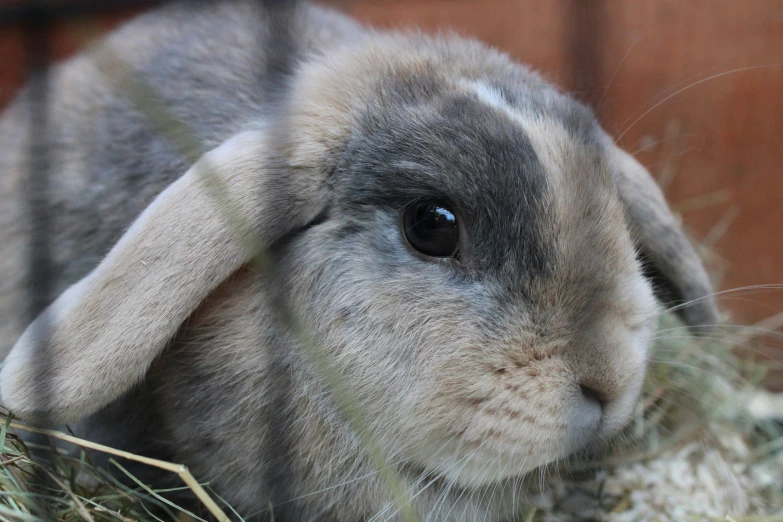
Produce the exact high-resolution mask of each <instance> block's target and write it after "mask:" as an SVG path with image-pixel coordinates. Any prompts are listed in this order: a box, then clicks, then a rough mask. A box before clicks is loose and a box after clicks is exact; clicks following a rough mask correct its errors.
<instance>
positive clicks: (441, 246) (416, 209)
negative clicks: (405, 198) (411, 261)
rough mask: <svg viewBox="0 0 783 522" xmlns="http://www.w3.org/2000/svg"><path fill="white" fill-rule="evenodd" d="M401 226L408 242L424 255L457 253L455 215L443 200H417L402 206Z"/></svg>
mask: <svg viewBox="0 0 783 522" xmlns="http://www.w3.org/2000/svg"><path fill="white" fill-rule="evenodd" d="M403 229H404V231H405V239H407V240H408V243H409V244H410V245H411V246H412V247H413V248H415V249H416V250H418V251H419V252H421V253H422V254H424V255H427V256H431V257H453V256H455V255H456V254H457V247H458V244H459V228H458V227H457V218H456V217H455V216H454V212H452V211H451V209H450V208H449V207H448V205H447V204H446V203H444V202H442V201H438V200H429V201H419V202H416V203H414V204H412V205H409V206H408V208H406V209H405V215H404V217H403Z"/></svg>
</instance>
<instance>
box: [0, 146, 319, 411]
mask: <svg viewBox="0 0 783 522" xmlns="http://www.w3.org/2000/svg"><path fill="white" fill-rule="evenodd" d="M267 142H268V139H267V137H266V135H265V133H263V132H255V131H254V132H246V133H241V134H238V135H235V136H234V137H232V138H231V139H229V140H228V141H226V142H225V143H223V144H222V145H221V146H219V147H218V148H217V149H215V150H213V151H211V152H209V153H208V154H206V155H205V156H204V157H202V159H201V160H199V161H198V162H197V163H196V165H194V166H193V168H191V169H190V170H189V171H188V172H187V173H186V174H185V175H184V176H183V177H181V178H180V179H178V180H177V181H175V182H174V183H172V184H171V185H170V186H169V187H168V188H167V189H166V190H164V191H163V192H162V193H161V194H160V195H159V196H158V197H157V198H156V199H155V200H154V201H153V202H152V203H151V204H150V206H149V207H148V208H147V209H146V210H145V211H144V212H143V213H142V214H141V215H140V217H139V218H138V219H137V220H136V221H135V222H134V223H133V225H132V226H131V227H130V229H129V230H128V231H127V232H126V233H125V234H124V235H123V236H122V238H121V239H120V240H119V242H118V243H117V244H116V245H115V246H114V248H113V249H112V250H111V251H110V252H109V254H108V255H107V256H106V258H105V259H104V260H103V261H102V262H101V263H100V264H99V265H98V267H97V268H95V269H94V270H93V271H92V272H91V273H90V274H89V275H88V276H86V277H85V278H84V279H83V280H81V281H80V282H78V283H77V284H75V285H73V286H72V287H71V288H69V289H68V290H67V291H66V292H65V293H63V294H62V295H61V296H60V297H59V298H58V299H57V300H56V301H55V302H54V303H53V304H52V305H51V306H50V307H49V308H47V309H46V310H45V311H44V312H43V313H42V314H41V315H40V316H38V318H37V319H36V320H35V321H34V322H33V323H32V324H31V325H30V326H29V327H28V328H27V330H26V331H25V333H24V334H23V335H22V337H21V338H20V339H19V340H18V341H17V343H16V345H15V346H14V348H13V350H12V351H11V353H10V354H9V356H8V357H7V359H6V361H5V364H4V367H3V369H2V372H0V396H1V398H2V402H3V405H4V406H5V407H7V408H8V409H9V410H11V411H12V412H13V413H14V414H15V415H17V416H19V417H22V418H23V419H25V420H27V421H29V422H34V423H37V424H40V425H59V424H64V423H68V422H72V421H74V420H77V419H79V418H81V417H84V416H86V415H88V414H90V413H93V412H95V411H97V410H98V409H100V408H102V407H103V406H105V405H107V404H109V403H110V402H111V401H113V400H115V399H117V398H118V397H120V396H121V395H122V394H123V393H124V392H126V391H127V390H128V389H129V388H131V387H132V386H134V385H135V384H137V383H138V382H139V381H140V380H141V379H142V378H143V376H144V374H145V372H146V371H147V369H148V367H149V366H150V364H151V363H152V361H153V360H154V359H155V357H156V356H157V355H158V354H159V353H160V352H161V350H162V349H163V348H164V347H165V346H166V344H167V343H168V342H169V340H170V339H171V338H172V337H173V336H174V334H175V333H176V332H177V330H178V329H179V327H180V325H181V324H182V323H183V321H185V320H186V319H187V317H188V316H189V315H190V314H191V313H192V312H193V311H194V310H195V309H196V307H197V306H198V305H199V304H200V303H201V301H202V300H203V299H204V298H205V297H207V295H208V294H209V293H210V292H211V291H212V290H213V289H214V288H215V287H216V286H217V285H219V284H220V283H221V282H222V281H223V280H225V279H226V278H227V277H228V276H230V275H231V274H232V273H233V272H234V271H236V270H237V269H238V268H240V267H241V266H242V265H243V264H245V263H247V262H248V261H249V260H250V259H251V257H252V252H251V250H252V248H248V246H249V245H252V247H255V248H258V247H265V246H269V245H270V244H271V243H273V242H274V241H275V240H277V239H279V238H281V237H282V236H283V235H285V234H286V233H287V232H289V231H291V230H293V229H296V228H299V227H302V226H304V225H306V224H307V223H308V222H309V221H311V220H312V219H314V218H315V217H316V216H317V215H318V214H319V213H321V211H322V210H323V208H324V207H325V204H326V203H325V199H326V195H325V194H324V191H323V190H322V188H321V187H322V185H321V184H320V183H318V181H317V180H316V179H314V178H313V176H314V175H309V174H306V173H305V172H303V171H301V170H300V171H298V172H297V174H296V179H293V178H294V176H291V175H286V174H285V173H284V172H282V171H280V172H271V170H274V169H275V168H276V169H280V167H275V168H270V161H269V157H270V155H269V154H268V146H267ZM308 176H309V177H308ZM216 181H217V182H219V183H215V182H216ZM297 185H299V186H297ZM220 190H224V191H225V192H224V193H223V196H226V198H225V199H226V200H230V203H231V205H230V212H226V208H223V207H224V206H225V205H223V206H221V204H224V203H225V201H221V198H219V197H217V198H216V197H215V196H216V194H217V193H219V191H220ZM227 216H228V217H230V218H231V219H233V220H234V221H235V223H231V222H230V221H229V220H227V219H226V217H227ZM239 222H245V223H248V224H250V225H251V226H250V227H246V228H245V229H244V230H243V231H241V232H239V231H238V230H237V226H236V225H237V224H238V223H239Z"/></svg>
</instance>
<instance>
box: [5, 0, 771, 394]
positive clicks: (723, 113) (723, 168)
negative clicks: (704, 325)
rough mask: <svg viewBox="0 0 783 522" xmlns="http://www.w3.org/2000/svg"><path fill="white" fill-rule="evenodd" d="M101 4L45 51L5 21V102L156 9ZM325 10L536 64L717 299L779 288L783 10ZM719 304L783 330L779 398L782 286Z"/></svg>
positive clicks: (697, 3) (609, 5)
mask: <svg viewBox="0 0 783 522" xmlns="http://www.w3.org/2000/svg"><path fill="white" fill-rule="evenodd" d="M56 3H57V4H58V5H67V4H69V3H72V4H74V5H75V4H76V2H75V1H72V2H69V1H68V0H63V1H60V2H56ZM80 3H84V2H80ZM92 3H94V4H95V5H96V6H98V8H99V9H100V10H101V11H102V13H101V14H100V15H97V16H94V15H78V16H74V15H73V13H71V15H69V16H67V17H62V18H59V19H57V20H55V21H54V23H53V25H51V26H50V28H51V31H49V29H47V34H49V39H48V41H47V42H41V41H40V39H41V38H43V34H40V33H39V34H38V35H35V36H33V38H36V39H37V40H36V41H35V42H30V38H31V36H30V34H31V33H30V32H29V31H25V27H24V26H23V24H22V23H21V22H15V21H14V20H12V19H10V18H8V19H6V20H5V21H4V22H5V23H2V25H0V107H3V106H4V105H5V104H6V103H7V102H8V101H9V100H10V99H11V97H12V96H13V94H14V92H15V90H16V89H17V88H18V87H19V86H20V85H22V84H23V82H24V80H25V78H26V76H27V70H28V69H27V65H28V55H27V54H26V51H25V49H26V44H30V43H33V44H39V45H42V46H45V48H47V49H48V52H50V54H51V55H52V56H53V58H55V59H64V58H66V57H67V56H69V55H71V54H72V53H73V52H75V51H76V50H78V49H79V48H81V47H83V46H84V45H86V44H88V43H89V42H90V41H92V40H93V39H94V38H96V37H97V36H99V35H100V34H101V33H102V32H104V31H106V30H108V29H110V28H112V27H115V26H116V25H117V24H119V23H121V22H122V21H123V20H125V19H127V18H128V17H130V16H132V15H133V14H135V13H136V12H138V11H139V10H140V9H141V8H140V7H137V6H138V5H139V4H144V5H149V4H152V3H154V2H150V1H146V2H135V3H134V2H130V1H127V0H125V1H122V2H118V1H116V0H103V1H102V2H101V1H96V2H92ZM320 3H322V4H327V5H334V6H335V7H337V8H339V9H341V10H344V11H346V12H348V13H350V14H351V15H353V16H354V17H356V18H358V19H359V20H362V21H364V22H367V23H369V24H372V25H376V26H378V27H383V28H402V27H410V26H417V27H420V28H421V29H423V30H425V31H429V32H432V31H438V30H453V31H456V32H458V33H460V34H462V35H466V36H473V37H476V38H478V39H481V40H483V41H485V42H487V43H489V44H491V45H494V46H496V47H498V48H500V49H502V50H504V51H506V52H507V53H509V54H510V55H511V56H513V57H514V58H515V59H517V60H519V61H521V62H524V63H527V64H529V65H530V66H531V67H532V68H534V69H536V70H538V71H539V72H541V73H542V74H543V75H544V76H545V77H546V78H547V79H549V80H550V81H552V82H554V83H556V84H558V85H560V86H562V88H564V89H565V90H567V91H569V92H571V93H572V94H573V95H574V96H576V97H577V98H579V99H581V100H583V101H584V102H586V103H588V104H589V105H591V106H592V107H593V108H594V109H595V111H596V113H597V114H598V116H599V118H600V120H601V122H602V123H603V125H604V127H605V128H606V129H607V130H608V131H609V132H610V134H612V135H613V136H615V137H616V138H617V139H618V140H619V142H620V143H621V144H622V146H623V147H624V148H626V149H627V150H629V151H630V152H632V153H634V154H635V155H636V157H637V158H638V159H639V160H640V161H641V162H642V163H643V164H645V165H646V166H647V167H648V168H649V169H650V170H651V171H652V172H653V174H654V175H655V176H656V178H657V179H658V181H659V183H660V185H661V187H662V188H663V189H664V191H665V193H666V195H667V197H668V199H669V201H670V202H671V204H672V206H673V208H674V209H675V211H676V212H677V213H678V214H679V215H681V216H682V220H683V223H684V225H685V227H686V228H687V230H688V231H689V232H690V234H691V237H692V238H693V239H694V241H695V242H696V243H698V244H700V245H702V247H703V249H702V250H703V253H704V255H705V257H706V259H707V262H708V265H709V267H710V269H711V272H712V274H713V275H714V278H715V281H716V284H717V286H718V287H719V289H720V290H729V289H734V288H738V287H747V286H755V285H767V284H775V283H778V284H781V283H783V1H781V0H748V1H744V2H737V1H736V0H688V1H687V2H683V1H681V0H634V1H627V0H546V1H541V0H364V1H359V0H331V1H329V0H323V1H321V2H320ZM37 4H39V5H46V4H47V2H37ZM113 4H117V5H121V6H122V7H121V8H119V9H115V8H114V7H113ZM24 5H28V6H29V5H31V2H30V1H25V0H0V8H9V7H10V8H13V9H16V8H19V9H21V7H22V6H24ZM108 6H112V7H111V9H109V8H108ZM17 11H18V10H17ZM7 12H8V11H6V13H7ZM0 22H3V20H0ZM719 303H720V305H721V307H722V308H723V310H725V311H726V312H727V313H729V314H730V322H732V323H737V324H755V323H759V326H760V327H761V328H766V329H771V330H777V335H776V334H774V333H770V334H768V335H765V336H763V337H760V338H759V339H757V341H758V343H756V344H752V345H749V346H751V347H752V348H753V349H754V352H755V354H756V355H760V356H762V357H764V358H766V359H768V360H769V365H770V377H769V380H768V384H769V386H770V387H771V388H773V389H776V390H783V342H781V340H780V339H781V338H783V289H780V290H775V289H752V290H746V291H741V292H731V293H727V294H725V295H723V296H722V297H721V299H720V301H719Z"/></svg>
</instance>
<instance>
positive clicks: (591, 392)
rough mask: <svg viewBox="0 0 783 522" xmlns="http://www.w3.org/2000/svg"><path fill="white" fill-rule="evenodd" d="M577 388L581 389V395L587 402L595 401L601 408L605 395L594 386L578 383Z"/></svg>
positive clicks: (604, 401) (604, 403) (604, 402)
mask: <svg viewBox="0 0 783 522" xmlns="http://www.w3.org/2000/svg"><path fill="white" fill-rule="evenodd" d="M579 389H580V390H582V396H583V397H584V398H585V400H587V401H588V402H595V403H597V404H598V405H599V406H601V409H603V407H604V406H605V405H606V402H607V401H606V395H604V394H603V393H601V392H600V391H598V390H596V389H595V388H591V387H589V386H585V385H584V384H580V385H579Z"/></svg>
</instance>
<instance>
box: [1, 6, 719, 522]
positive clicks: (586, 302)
mask: <svg viewBox="0 0 783 522" xmlns="http://www.w3.org/2000/svg"><path fill="white" fill-rule="evenodd" d="M273 3H274V2H273ZM270 9H272V8H269V7H265V6H264V3H263V2H258V1H252V0H231V1H224V2H198V3H187V4H182V3H175V4H170V5H166V6H164V7H162V8H158V9H156V10H153V11H151V12H149V13H147V14H144V15H142V16H140V17H138V18H137V19H135V20H133V21H131V22H130V23H128V24H126V25H125V26H123V27H121V28H120V29H119V30H117V31H115V32H114V33H112V34H111V35H109V36H108V37H107V38H106V39H105V40H104V41H102V42H101V43H100V44H98V45H97V46H95V47H94V48H92V49H90V50H88V51H87V52H84V53H83V54H81V55H79V56H77V57H76V58H73V59H71V60H69V61H67V62H66V63H63V64H61V65H59V66H57V67H56V68H54V70H53V71H52V75H51V85H50V92H51V95H50V99H49V100H48V105H47V107H46V111H47V114H48V120H49V121H48V133H47V134H46V136H44V137H42V138H43V139H44V140H45V144H46V146H47V151H48V155H49V162H50V165H51V169H52V170H51V173H52V185H51V187H50V191H49V193H48V194H47V196H48V199H49V200H50V203H51V212H52V217H53V233H52V238H51V240H52V243H51V249H52V251H51V254H52V262H53V263H54V268H55V273H56V280H55V284H56V288H55V291H56V294H57V295H59V297H57V298H56V300H54V302H52V303H51V305H50V306H48V308H46V309H45V310H36V312H38V313H40V315H39V317H38V319H36V320H35V321H34V322H33V323H32V324H30V325H27V324H24V323H25V319H24V316H23V314H22V313H21V312H20V310H23V309H24V303H26V298H27V294H26V286H25V281H26V279H25V278H26V277H27V269H28V266H27V265H28V248H27V245H28V243H29V241H30V237H29V235H30V234H31V233H32V230H31V225H30V219H28V216H27V215H26V214H25V212H26V210H25V207H24V205H23V203H24V198H23V197H22V194H23V193H24V190H25V188H26V186H25V183H26V180H27V176H28V166H29V161H30V160H29V151H30V147H31V144H30V139H31V136H30V131H31V128H32V123H31V114H32V111H33V109H34V108H33V107H32V106H31V105H30V103H31V102H30V98H29V97H28V96H27V95H26V92H25V91H23V92H22V93H20V95H19V97H18V98H17V100H16V101H15V102H14V103H13V104H12V105H11V106H10V107H9V108H8V109H7V110H6V111H5V113H4V114H3V115H2V120H0V145H2V150H3V155H2V157H0V183H2V186H1V187H0V245H2V246H0V248H2V256H0V270H1V271H2V274H3V279H2V286H0V292H1V293H0V351H2V352H3V353H7V352H9V351H10V354H9V355H8V356H7V358H6V361H5V364H4V367H3V369H2V372H1V373H0V397H1V398H2V403H3V405H4V406H7V407H8V408H9V409H10V410H12V411H13V412H14V413H15V414H16V415H17V416H19V417H21V418H22V419H24V420H26V421H28V422H32V423H36V424H39V425H47V426H58V425H62V424H66V423H71V425H72V426H73V427H74V429H75V430H76V432H77V434H79V435H82V436H85V437H88V438H92V439H95V440H98V441H100V442H106V443H109V444H112V445H115V446H118V447H122V448H125V449H128V450H130V451H136V452H139V453H144V454H148V455H152V456H157V457H161V458H166V459H169V460H172V461H175V462H182V463H185V464H187V465H188V466H189V467H190V468H191V469H192V470H193V472H194V474H195V475H196V476H197V478H199V479H200V480H203V481H207V480H211V481H212V482H211V484H212V486H213V487H214V489H215V490H216V491H217V492H218V493H219V494H220V495H221V496H222V497H223V498H225V499H226V500H227V501H228V502H229V503H230V504H231V505H232V506H233V508H234V509H236V510H237V512H238V513H239V514H241V515H242V516H243V517H247V518H250V519H254V518H258V519H262V520H263V519H265V517H268V516H269V511H268V506H269V505H270V502H271V503H272V504H274V508H273V511H274V516H275V520H313V521H315V520H355V521H358V520H369V519H373V520H375V519H379V520H386V519H389V518H394V517H395V516H398V515H397V514H396V513H397V509H398V507H399V506H398V505H397V504H396V503H395V499H394V498H392V495H391V493H390V490H389V488H387V487H386V484H385V482H384V480H383V477H382V474H380V473H378V470H377V469H376V467H375V466H374V464H373V462H372V459H371V458H370V457H369V456H368V454H367V451H366V448H365V447H364V446H363V445H362V443H361V437H359V436H357V434H356V433H355V432H354V430H353V429H352V428H351V425H350V423H349V422H348V420H347V419H346V417H345V416H344V414H343V413H344V412H343V410H341V409H340V408H339V404H338V403H337V402H336V400H335V398H334V395H333V394H332V393H331V390H330V388H329V386H327V385H326V384H325V382H324V379H323V376H322V375H321V374H320V373H319V372H318V371H316V370H315V368H314V366H313V364H314V362H313V359H312V357H311V356H310V355H309V353H310V352H309V351H308V350H309V349H308V348H307V347H306V346H305V344H306V343H304V342H303V340H302V336H301V335H300V334H299V333H298V332H297V331H295V329H294V328H292V326H291V322H290V321H288V320H287V315H286V313H284V310H285V309H289V310H292V311H293V314H294V315H295V316H296V317H297V318H298V319H300V320H301V322H302V323H303V324H304V325H305V326H306V330H307V331H308V332H311V333H312V335H313V338H314V339H315V343H314V344H315V345H316V347H317V348H318V349H319V350H323V352H322V353H325V354H326V357H327V358H328V360H329V361H330V363H331V364H332V365H333V366H334V367H335V368H336V369H337V370H338V372H339V375H340V377H341V378H342V380H343V381H344V383H345V385H346V386H347V387H348V388H349V389H350V390H351V393H352V394H353V396H355V398H356V401H357V402H358V404H359V405H360V406H361V411H362V415H363V418H364V419H365V420H366V425H367V429H368V430H369V431H370V432H371V436H372V437H373V438H374V439H375V440H377V441H378V443H379V445H380V448H381V449H382V453H383V456H384V457H385V458H386V459H387V461H388V462H390V463H391V464H392V466H393V467H394V468H395V470H396V471H397V472H398V474H399V476H400V477H401V480H402V481H403V484H404V486H405V487H406V488H408V491H409V495H410V497H411V502H412V506H413V508H414V509H415V511H416V512H417V513H419V515H421V516H422V518H424V517H428V518H427V519H428V520H464V521H472V520H506V519H510V518H512V517H513V516H514V512H515V510H516V509H517V508H518V504H519V503H520V502H521V501H523V500H524V494H523V491H522V489H523V488H522V486H521V484H522V483H523V482H524V480H523V479H524V478H525V477H526V476H530V475H531V473H534V472H535V470H537V469H539V468H540V467H542V466H546V465H547V464H551V463H553V462H555V461H558V460H560V459H564V458H567V457H568V456H570V455H572V454H574V453H576V452H579V451H582V450H584V449H586V448H590V447H592V446H595V445H596V444H598V443H600V442H601V441H604V440H606V439H607V438H609V437H610V436H611V435H612V434H614V433H615V432H617V431H618V430H619V429H620V428H621V427H622V426H623V425H624V424H625V423H626V422H627V420H628V418H629V416H630V414H631V411H632V408H633V407H634V405H635V402H636V400H637V398H638V395H639V392H640V388H641V384H642V381H643V379H644V374H645V364H646V358H647V353H648V349H649V346H650V343H651V340H652V336H653V332H654V329H655V325H656V317H657V315H658V314H659V313H660V308H659V306H658V304H657V302H656V300H655V298H654V290H655V291H656V292H657V293H658V295H659V296H667V297H666V299H670V300H673V301H678V302H688V303H690V304H689V305H688V306H683V307H681V308H680V310H679V313H680V315H681V317H682V318H683V320H684V321H685V322H686V323H687V324H689V325H691V326H692V327H694V328H698V327H701V326H706V325H710V324H712V323H715V322H716V321H717V312H716V308H715V304H714V301H713V299H712V297H711V292H712V290H711V288H710V283H709V280H708V278H707V276H706V274H705V270H704V268H703V266H702V265H701V263H700V261H699V259H698V257H697V256H696V254H695V252H694V250H693V248H692V247H691V246H690V245H689V243H688V241H687V240H686V238H685V237H684V235H683V233H682V232H681V230H680V228H679V225H678V224H677V222H676V220H675V218H674V217H673V216H672V214H671V212H670V211H669V209H668V207H667V205H666V203H665V201H664V199H663V196H662V194H661V192H660V190H659V189H658V188H657V186H656V185H655V183H654V181H653V180H652V178H651V177H650V176H649V174H648V172H647V171H646V170H645V169H644V168H643V167H642V166H641V165H640V164H639V163H638V162H637V161H636V160H635V159H634V158H633V157H631V156H630V155H629V154H627V153H625V152H623V151H622V150H620V149H619V148H618V147H617V146H616V145H615V144H614V143H613V141H612V140H611V138H610V137H609V136H608V135H607V134H606V133H605V132H604V131H603V130H602V129H601V128H600V126H599V125H598V123H597V122H596V120H595V118H594V116H593V114H592V113H591V111H590V110H589V109H588V108H586V107H584V106H583V105H581V104H579V103H578V102H576V101H574V100H573V99H571V98H569V97H568V96H567V95H565V94H562V93H561V92H559V91H558V90H557V89H556V88H555V87H553V86H551V85H549V84H548V83H546V82H545V81H543V80H542V79H541V78H540V77H539V76H538V75H536V74H535V73H533V72H531V71H530V70H529V69H527V68H526V67H524V66H522V65H519V64H517V63H514V62H513V61H511V60H510V59H509V58H508V57H507V56H506V55H504V54H502V53H500V52H498V51H495V50H493V49H490V48H488V47H487V46H485V45H483V44H481V43H479V42H476V41H472V40H468V39H464V38H460V37H456V36H449V35H442V36H438V37H430V36H425V35H422V34H419V33H415V32H399V33H398V32H377V31H373V30H371V29H368V28H364V27H362V26H360V25H359V24H357V23H355V22H353V21H351V20H350V19H347V18H346V17H344V16H343V15H340V14H338V13H336V12H333V11H331V10H327V9H324V8H321V7H315V6H310V5H308V4H305V3H298V4H297V3H288V4H280V5H277V7H275V8H274V9H272V10H270ZM106 56H114V57H116V58H118V59H119V60H121V61H122V63H124V64H125V65H126V66H127V67H129V68H130V69H131V70H132V71H133V74H134V76H136V77H137V78H140V79H142V80H143V81H144V82H145V83H146V84H147V85H149V87H150V88H151V90H152V92H154V93H155V95H156V96H157V97H159V101H160V102H162V104H163V106H164V107H165V109H166V110H167V112H168V113H169V114H171V115H173V116H174V117H176V118H177V119H178V120H179V121H181V122H182V123H183V124H184V127H186V128H187V129H190V131H191V132H192V133H194V134H195V136H196V137H197V138H198V140H199V141H200V143H201V144H202V146H203V147H204V150H208V151H209V152H207V153H205V154H204V155H203V156H202V157H201V159H199V160H198V161H197V162H195V163H193V161H192V160H189V159H188V158H189V154H188V153H187V152H186V151H183V150H182V149H181V147H179V146H178V145H177V143H176V140H175V139H172V138H171V136H168V135H167V134H166V133H165V132H162V131H161V129H160V127H159V126H158V125H156V123H155V122H154V121H153V119H151V118H150V117H149V115H148V114H145V112H144V110H143V109H142V108H141V106H140V105H139V100H138V99H134V98H133V96H129V94H128V89H127V88H126V85H125V82H124V81H122V80H121V79H120V78H121V75H118V74H117V70H116V69H112V68H111V67H110V66H109V65H108V64H110V61H108V60H106V59H105V57H106ZM137 98H138V97H137ZM141 101H142V102H143V101H144V100H141ZM216 180H217V181H219V183H217V184H216V183H215V181H216ZM216 187H223V188H224V189H225V194H222V193H221V192H220V190H218V189H217V188H216ZM220 194H222V195H223V196H225V197H224V198H223V199H221V197H219V196H220ZM250 245H259V246H263V247H265V248H266V249H267V250H268V252H269V253H270V254H271V256H272V258H273V259H274V261H275V262H276V264H277V267H278V270H277V271H276V272H277V276H276V277H271V276H270V275H269V274H267V273H262V272H261V271H259V270H258V269H257V268H256V267H255V265H253V264H252V263H251V260H252V257H253V251H254V249H253V248H252V247H250ZM653 282H654V283H655V285H653ZM653 286H655V288H653ZM54 297H55V296H53V298H54ZM151 480H153V479H152V478H151ZM373 517H376V518H373Z"/></svg>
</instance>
